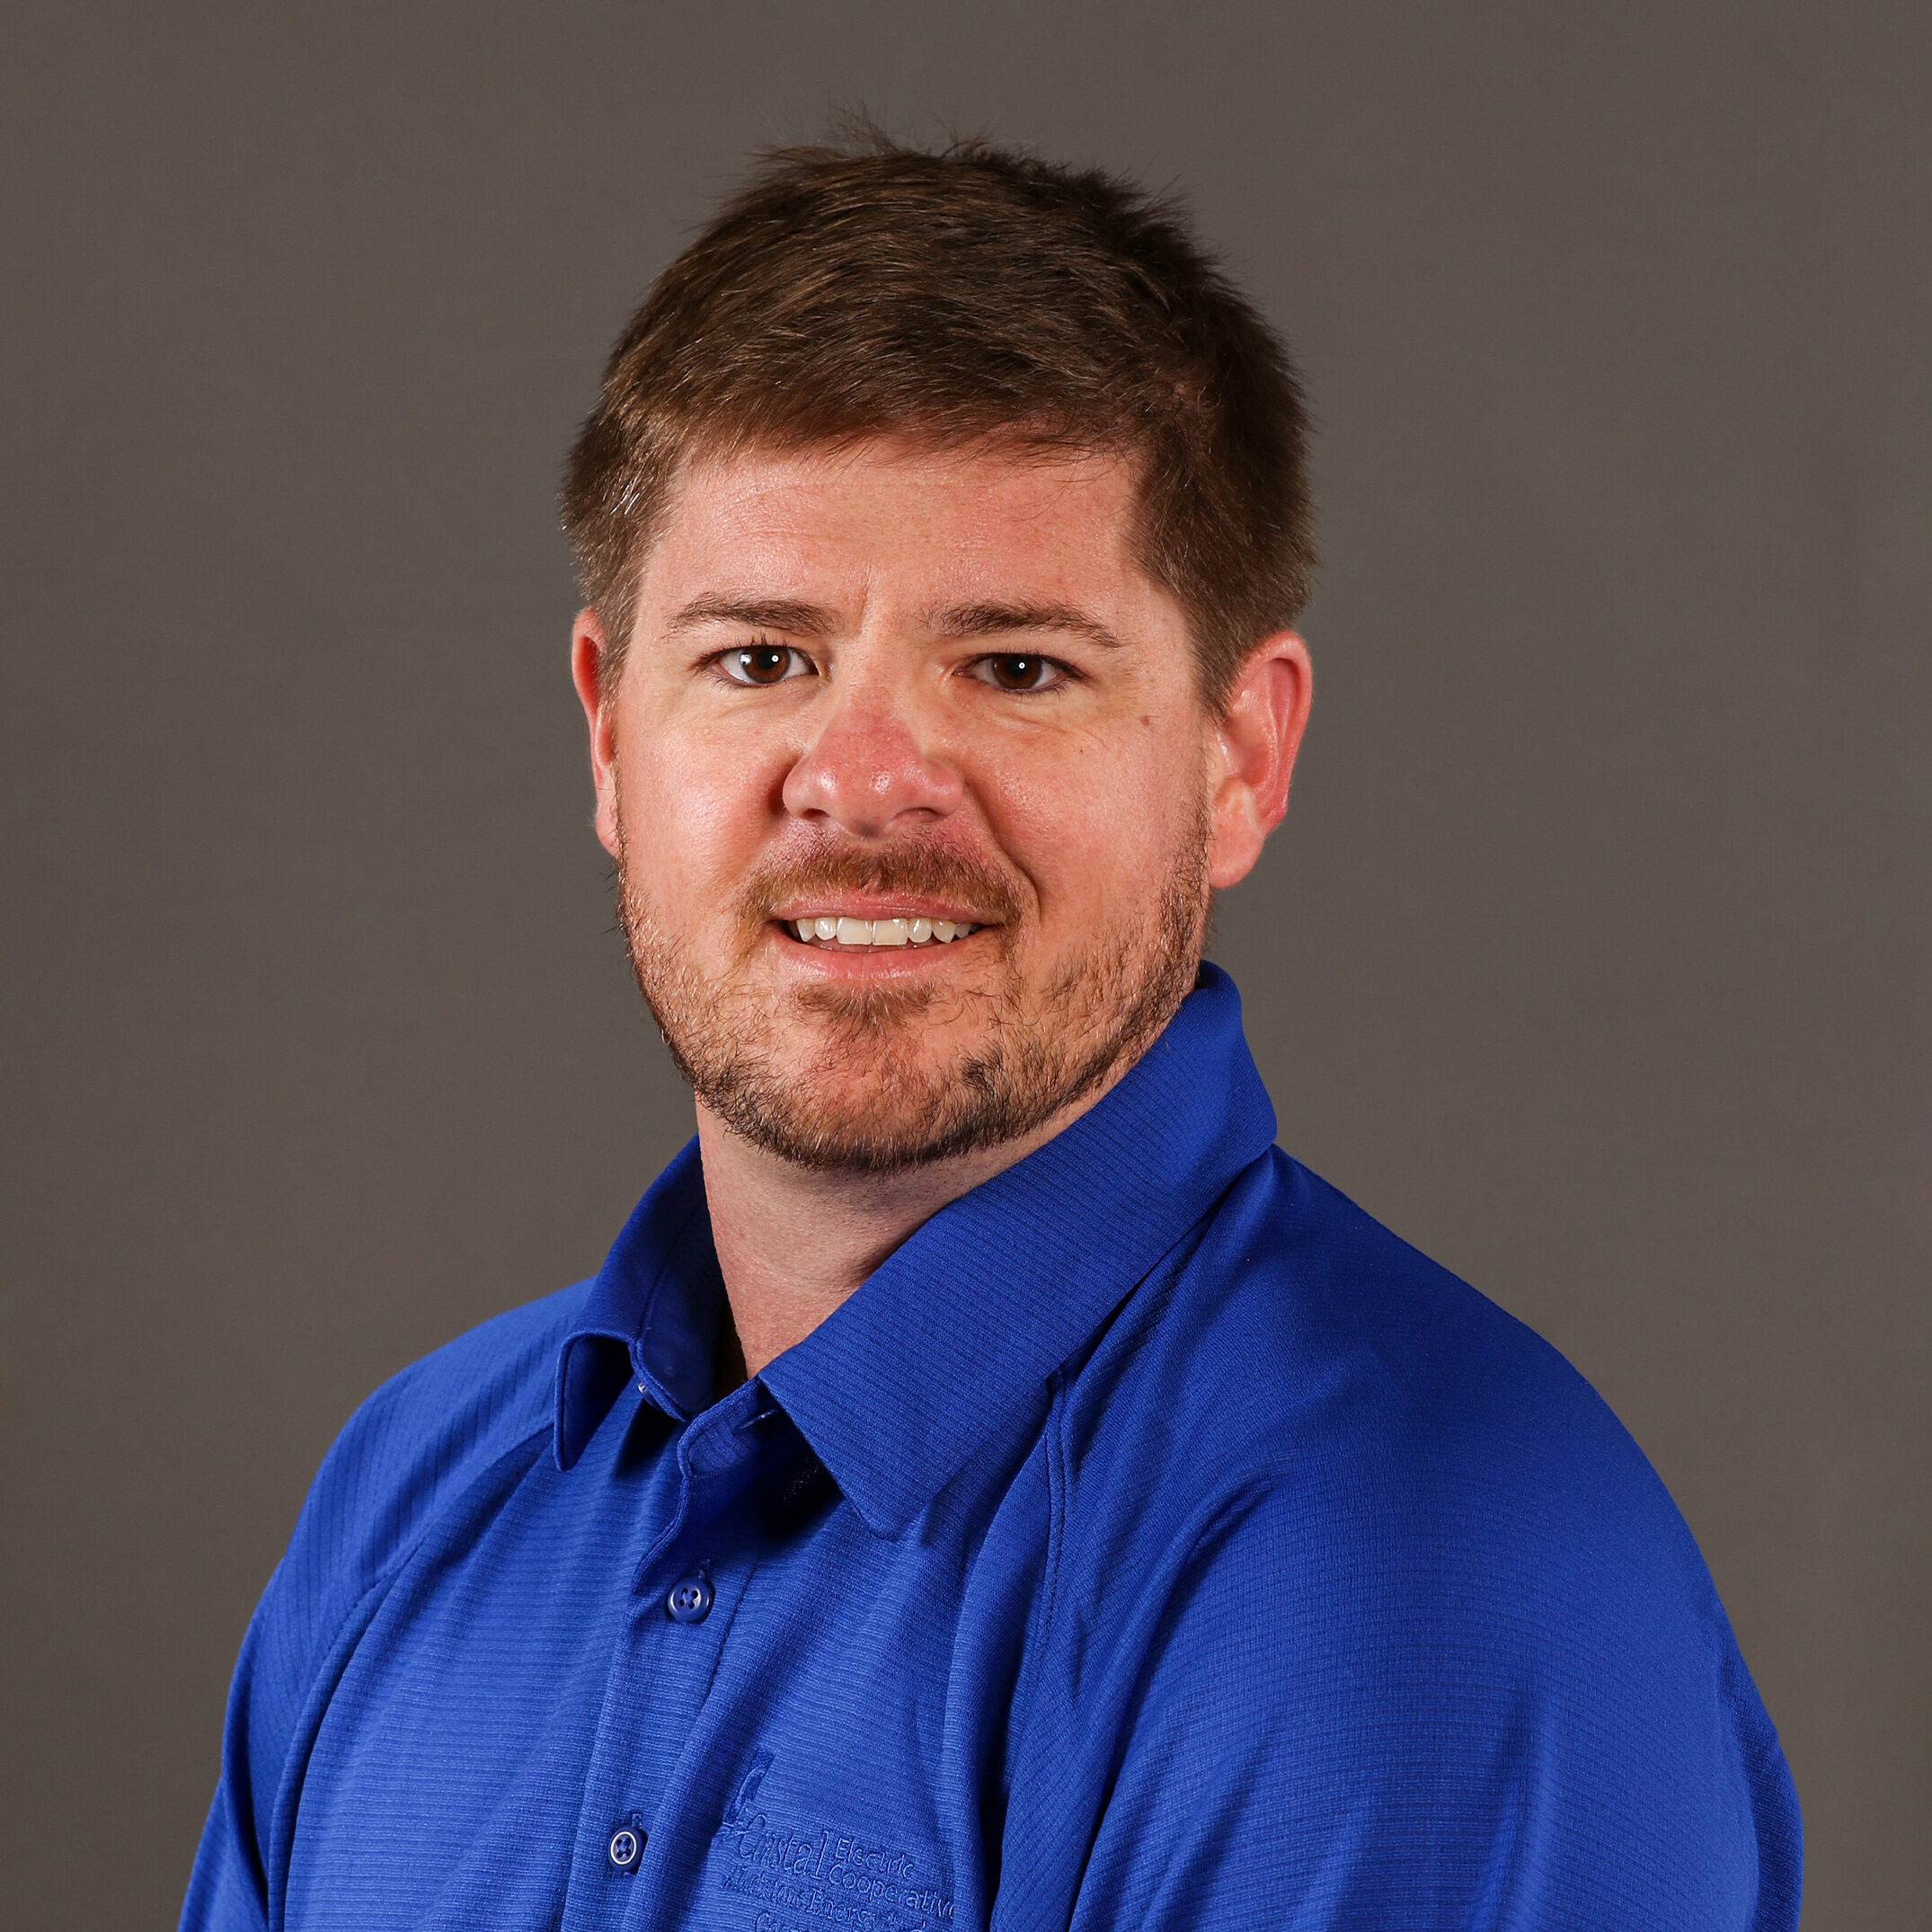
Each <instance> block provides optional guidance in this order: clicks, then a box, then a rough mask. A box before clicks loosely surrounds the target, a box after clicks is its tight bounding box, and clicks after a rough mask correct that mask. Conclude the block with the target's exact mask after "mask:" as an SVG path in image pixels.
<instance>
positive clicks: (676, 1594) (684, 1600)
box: [664, 1576, 712, 1624]
mask: <svg viewBox="0 0 1932 1932" xmlns="http://www.w3.org/2000/svg"><path fill="white" fill-rule="evenodd" d="M711 1598H712V1590H711V1579H710V1578H709V1577H707V1576H687V1577H683V1578H680V1579H679V1580H678V1582H675V1583H673V1584H672V1585H671V1593H670V1595H669V1596H668V1597H667V1598H665V1600H664V1608H665V1609H667V1610H669V1612H670V1614H671V1617H672V1618H673V1619H674V1620H675V1621H676V1622H678V1623H680V1624H701V1623H703V1622H704V1621H705V1618H706V1617H709V1616H710V1615H711Z"/></svg>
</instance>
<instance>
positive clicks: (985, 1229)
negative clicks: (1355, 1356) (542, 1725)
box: [556, 965, 1275, 1537]
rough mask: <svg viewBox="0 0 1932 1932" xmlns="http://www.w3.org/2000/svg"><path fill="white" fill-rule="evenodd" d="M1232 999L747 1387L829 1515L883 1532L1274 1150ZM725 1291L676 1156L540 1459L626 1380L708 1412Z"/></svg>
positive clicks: (563, 1378)
mask: <svg viewBox="0 0 1932 1932" xmlns="http://www.w3.org/2000/svg"><path fill="white" fill-rule="evenodd" d="M1274 1131H1275V1119H1274V1109H1273V1107H1272V1105H1271V1104H1270V1103H1269V1100H1268V1095H1267V1092H1266V1089H1265V1088H1263V1086H1262V1082H1261V1076H1260V1074H1259V1073H1257V1072H1256V1070H1255V1068H1254V1060H1253V1059H1252V1058H1251V1057H1250V1056H1249V1053H1248V1050H1247V1044H1246V1041H1245V1040H1244V1039H1243V1037H1242V1032H1241V1000H1240V996H1239V995H1238V994H1237V993H1236V990H1235V985H1234V981H1233V980H1231V979H1229V978H1228V977H1227V974H1226V973H1224V972H1222V971H1221V970H1219V968H1218V967H1215V966H1211V965H1204V966H1203V967H1202V968H1201V978H1200V979H1199V981H1198V982H1197V985H1196V987H1195V990H1194V991H1193V992H1192V994H1190V995H1189V997H1187V998H1186V999H1185V1000H1183V1002H1182V1005H1181V1008H1180V1011H1179V1012H1178V1013H1176V1014H1175V1015H1174V1019H1173V1020H1172V1021H1171V1022H1170V1023H1169V1024H1168V1025H1167V1028H1166V1030H1165V1032H1163V1033H1162V1034H1161V1036H1160V1038H1159V1039H1158V1040H1157V1041H1155V1042H1154V1044H1153V1046H1151V1047H1150V1048H1149V1049H1148V1051H1147V1052H1146V1053H1145V1054H1143V1055H1142V1056H1141V1058H1140V1059H1139V1060H1138V1061H1137V1062H1136V1063H1135V1065H1134V1066H1133V1067H1132V1068H1130V1070H1129V1072H1128V1073H1127V1075H1126V1077H1124V1078H1123V1079H1121V1082H1120V1083H1119V1085H1118V1086H1114V1087H1113V1088H1112V1090H1111V1091H1110V1092H1109V1093H1107V1094H1106V1095H1103V1098H1102V1099H1101V1100H1100V1101H1099V1102H1098V1103H1096V1104H1095V1105H1094V1106H1093V1107H1091V1108H1089V1109H1088V1110H1087V1112H1085V1113H1084V1114H1082V1115H1081V1116H1080V1117H1079V1119H1078V1120H1077V1121H1074V1122H1073V1124H1072V1125H1071V1126H1069V1127H1068V1128H1067V1129H1065V1130H1063V1131H1062V1132H1060V1133H1059V1134H1056V1135H1055V1136H1054V1137H1053V1139H1050V1140H1049V1141H1048V1142H1047V1143H1046V1144H1045V1145H1044V1146H1042V1147H1041V1148H1036V1149H1035V1150H1034V1151H1033V1152H1032V1153H1031V1154H1029V1155H1028V1156H1027V1157H1025V1159H1024V1160H1021V1161H1017V1162H1015V1164H1014V1165H1012V1166H1011V1167H1008V1168H1006V1170H1005V1171H1004V1172H1003V1173H1001V1174H996V1175H995V1176H994V1177H993V1178H992V1179H991V1180H990V1181H988V1182H986V1183H983V1184H982V1185H980V1186H979V1187H976V1188H975V1189H973V1190H972V1192H970V1193H968V1194H964V1195H962V1196H961V1197H960V1199H959V1200H957V1201H953V1202H952V1203H951V1204H950V1205H948V1206H947V1207H945V1208H943V1209H942V1210H940V1211H939V1212H938V1213H937V1214H935V1216H933V1218H932V1219H930V1220H929V1221H927V1222H926V1223H925V1225H924V1226H923V1227H920V1228H919V1229H918V1230H917V1232H916V1233H915V1234H914V1235H913V1236H911V1238H910V1239H908V1241H906V1242H905V1243H904V1244H903V1245H901V1246H900V1247H899V1248H898V1249H896V1250H895V1251H894V1252H893V1253H892V1254H891V1256H890V1257H888V1259H887V1260H886V1261H885V1262H884V1263H882V1265H881V1266H880V1267H879V1268H878V1269H877V1270H876V1271H875V1272H873V1274H872V1275H871V1277H870V1278H869V1279H868V1280H867V1281H865V1283H864V1286H863V1287H862V1288H860V1289H858V1290H857V1291H856V1292H855V1293H854V1294H853V1295H851V1296H850V1297H848V1298H846V1301H844V1302H843V1303H842V1304H841V1305H840V1306H839V1307H837V1309H836V1310H835V1311H834V1312H833V1313H832V1314H831V1315H830V1316H828V1317H827V1318H826V1319H825V1320H824V1321H823V1322H821V1323H820V1325H819V1326H818V1327H816V1328H815V1329H813V1330H812V1332H811V1334H809V1335H807V1336H806V1337H805V1338H804V1340H803V1341H802V1342H800V1343H797V1345H796V1346H794V1347H793V1348H791V1349H788V1350H786V1352H784V1354H783V1355H781V1356H779V1357H778V1358H777V1359H776V1360H775V1361H773V1362H770V1363H769V1364H767V1367H766V1369H765V1370H764V1372H763V1374H762V1375H761V1376H760V1377H759V1380H760V1381H762V1382H763V1383H764V1385H765V1387H767V1389H768V1390H769V1391H770V1392H771V1393H772V1394H773V1395H774V1396H776V1397H777V1398H778V1401H779V1402H780V1403H781V1404H782V1405H784V1409H785V1412H786V1413H787V1414H789V1415H790V1416H791V1418H792V1420H793V1422H794V1423H795V1424H796V1425H797V1426H798V1428H799V1430H800V1431H801V1432H802V1434H803V1435H804V1437H805V1439H806V1440H807V1441H809V1442H810V1443H811V1447H812V1449H813V1450H814V1451H815V1452H816V1453H817V1455H818V1456H819V1458H820V1460H821V1461H822V1462H823V1463H824V1464H825V1467H826V1468H827V1469H828V1470H829V1472H830V1473H831V1476H832V1478H833V1480H834V1481H835V1482H837V1484H838V1487H839V1490H840V1492H841V1493H843V1494H844V1496H845V1498H846V1501H847V1502H850V1503H851V1504H852V1506H853V1508H854V1509H855V1511H857V1512H858V1515H859V1517H860V1518H861V1520H863V1521H864V1523H865V1525H866V1527H867V1528H868V1529H871V1530H873V1532H874V1534H876V1535H880V1536H889V1537H896V1536H898V1535H900V1533H901V1532H902V1531H903V1530H904V1529H906V1528H907V1527H908V1525H909V1524H910V1523H911V1522H912V1521H913V1520H914V1519H915V1518H916V1517H917V1515H918V1514H919V1512H920V1511H921V1510H923V1509H924V1508H925V1507H926V1504H927V1503H928V1502H931V1501H932V1500H933V1498H934V1497H935V1496H936V1495H937V1494H938V1493H939V1492H940V1491H941V1490H942V1489H943V1488H944V1486H945V1484H947V1483H948V1482H949V1481H951V1479H952V1478H953V1476H955V1475H956V1474H957V1473H958V1472H959V1471H960V1470H961V1469H962V1467H964V1466H965V1465H966V1464H967V1462H968V1461H969V1460H970V1459H971V1458H973V1456H974V1455H975V1454H976V1453H978V1452H979V1451H980V1450H982V1449H986V1448H988V1447H989V1446H990V1445H991V1444H992V1443H993V1441H994V1440H996V1439H997V1438H998V1437H1000V1436H1002V1435H1006V1434H1009V1433H1010V1432H1011V1431H1012V1430H1013V1429H1014V1427H1015V1424H1016V1423H1018V1422H1020V1421H1021V1420H1022V1419H1023V1418H1024V1417H1026V1416H1028V1415H1031V1414H1034V1413H1036V1412H1037V1408H1038V1405H1039V1404H1040V1403H1041V1401H1042V1400H1043V1399H1044V1393H1045V1389H1046V1386H1047V1381H1048V1378H1050V1376H1051V1375H1052V1373H1053V1371H1054V1370H1055V1369H1058V1368H1059V1366H1060V1364H1061V1363H1062V1362H1064V1361H1066V1360H1068V1358H1069V1357H1070V1356H1072V1355H1073V1354H1075V1353H1076V1352H1077V1351H1078V1350H1079V1349H1080V1348H1081V1347H1082V1345H1083V1344H1084V1343H1086V1342H1087V1341H1088V1340H1089V1338H1091V1337H1092V1336H1093V1335H1094V1334H1096V1333H1097V1332H1098V1330H1099V1329H1100V1327H1101V1326H1102V1325H1103V1323H1104V1322H1105V1321H1106V1319H1107V1317H1108V1316H1110V1315H1111V1314H1112V1311H1113V1310H1114V1308H1115V1307H1118V1306H1119V1304H1120V1303H1121V1301H1122V1300H1123V1299H1124V1298H1126V1296H1127V1294H1128V1293H1129V1291H1130V1289H1132V1288H1133V1287H1134V1285H1135V1284H1136V1283H1137V1282H1138V1281H1140V1280H1141V1278H1142V1277H1143V1276H1144V1275H1146V1274H1147V1273H1148V1271H1149V1270H1150V1269H1151V1268H1152V1267H1153V1266H1154V1264H1155V1263H1157V1261H1158V1260H1159V1259H1160V1257H1161V1256H1162V1255H1163V1254H1165V1253H1166V1252H1167V1250H1168V1249H1169V1248H1171V1247H1172V1246H1173V1245H1174V1243H1175V1242H1177V1241H1178V1240H1179V1239H1180V1238H1181V1236H1183V1234H1185V1233H1186V1231H1187V1230H1188V1228H1189V1227H1192V1225H1193V1224H1194V1223H1195V1222H1196V1221H1198V1220H1199V1219H1201V1217H1202V1216H1203V1215H1205V1214H1206V1213H1207V1212H1208V1210H1210V1208H1211V1207H1212V1206H1213V1205H1214V1203H1215V1202H1216V1201H1218V1200H1219V1198H1220V1196H1221V1195H1222V1194H1223V1193H1224V1192H1226V1191H1227V1188H1228V1187H1229V1186H1230V1185H1231V1184H1232V1183H1233V1181H1234V1179H1235V1177H1236V1175H1237V1174H1239V1173H1240V1172H1241V1170H1242V1169H1243V1168H1244V1167H1245V1166H1246V1165H1248V1164H1249V1163H1250V1162H1251V1161H1253V1160H1254V1159H1255V1158H1256V1157H1258V1156H1259V1155H1261V1154H1262V1153H1263V1152H1264V1151H1265V1150H1266V1149H1267V1148H1268V1146H1269V1144H1270V1143H1271V1142H1272V1140H1273V1139H1274ZM722 1295H723V1283H722V1280H721V1278H720V1276H719V1274H718V1264H717V1257H716V1255H715V1254H714V1252H713V1248H712V1244H711V1223H710V1219H709V1216H708V1215H707V1214H706V1212H705V1196H704V1181H703V1174H702V1172H701V1170H700V1168H699V1165H698V1159H697V1151H696V1142H695V1141H694V1142H692V1143H691V1144H690V1145H689V1146H687V1148H685V1149H684V1151H683V1152H682V1153H681V1154H679V1155H678V1158H677V1159H676V1160H674V1161H673V1162H672V1163H671V1165H669V1167H668V1168H667V1169H666V1170H665V1172H664V1174H662V1175H661V1176H660V1179H659V1181H658V1182H657V1183H656V1184H655V1185H654V1186H653V1187H652V1188H651V1192H649V1193H648V1194H646V1195H645V1196H644V1198H643V1201H641V1202H640V1203H639V1204H638V1207H637V1210H636V1211H635V1212H634V1214H633V1215H632V1216H631V1219H630V1220H629V1221H628V1222H627V1223H626V1224H625V1229H624V1232H623V1234H622V1235H620V1236H618V1238H617V1242H616V1246H615V1247H613V1248H612V1250H611V1253H610V1257H609V1259H608V1260H607V1261H606V1263H604V1267H603V1269H602V1270H601V1271H600V1272H599V1273H598V1278H597V1281H596V1283H595V1285H594V1286H593V1288H592V1290H591V1294H590V1298H589V1301H588V1302H587V1304H586V1306H585V1309H584V1315H583V1318H582V1320H581V1321H580V1323H579V1325H578V1326H577V1327H576V1329H575V1330H574V1331H573V1332H572V1334H571V1336H570V1337H569V1339H568V1340H566V1342H565V1343H564V1345H563V1356H562V1359H561V1360H560V1363H559V1369H558V1377H557V1424H556V1448H557V1459H558V1461H559V1462H560V1463H561V1464H563V1466H564V1467H569V1465H570V1464H571V1463H572V1462H573V1461H574V1460H575V1459H576V1458H577V1457H578V1456H579V1455H580V1453H581V1452H582V1449H583V1446H584V1444H585V1443H587V1442H588V1441H589V1438H590V1435H591V1433H592V1432H593V1431H595V1429H596V1427H597V1424H598V1422H600V1421H601V1420H602V1418H603V1416H604V1414H605V1413H606V1412H607V1410H608V1408H609V1407H610V1405H611V1403H612V1402H613V1401H615V1400H616V1395H617V1392H618V1390H619V1389H620V1388H622V1387H623V1385H624V1380H625V1362H624V1359H623V1352H619V1351H615V1350H613V1349H611V1348H610V1347H609V1345H608V1344H609V1343H623V1344H624V1345H625V1352H628V1354H629V1357H630V1367H631V1369H634V1371H635V1372H636V1375H637V1378H638V1380H639V1382H640V1383H641V1384H642V1385H643V1387H644V1391H645V1393H646V1394H647V1395H649V1396H651V1399H652V1400H653V1401H655V1402H657V1403H658V1405H660V1407H662V1408H664V1409H666V1410H667V1411H668V1412H669V1413H670V1414H673V1415H676V1416H678V1417H679V1418H680V1419H682V1418H683V1417H685V1416H688V1415H691V1414H696V1412H697V1411H699V1410H700V1409H702V1408H704V1407H705V1405H707V1404H708V1403H709V1401H710V1399H711V1390H712V1386H713V1382H712V1377H713V1369H712V1359H713V1351H714V1348H715V1345H716V1339H717V1331H718V1318H719V1310H720V1307H721V1306H722Z"/></svg>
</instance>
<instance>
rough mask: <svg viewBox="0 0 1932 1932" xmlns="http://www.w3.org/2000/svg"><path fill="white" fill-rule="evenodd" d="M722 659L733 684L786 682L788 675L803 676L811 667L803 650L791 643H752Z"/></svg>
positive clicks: (726, 673)
mask: <svg viewBox="0 0 1932 1932" xmlns="http://www.w3.org/2000/svg"><path fill="white" fill-rule="evenodd" d="M722 667H723V670H724V674H725V676H726V677H727V678H730V679H731V682H732V683H733V684H759V685H770V684H783V683H784V681H785V679H786V678H798V677H802V676H803V675H804V674H805V673H806V672H807V671H809V670H810V669H811V664H810V662H809V661H808V660H807V659H806V658H805V656H804V653H803V652H802V651H794V650H793V649H792V647H791V646H790V645H789V644H751V645H749V646H748V647H747V648H746V649H744V650H743V651H731V652H730V653H729V654H728V655H727V656H726V657H725V658H724V659H723V660H722Z"/></svg>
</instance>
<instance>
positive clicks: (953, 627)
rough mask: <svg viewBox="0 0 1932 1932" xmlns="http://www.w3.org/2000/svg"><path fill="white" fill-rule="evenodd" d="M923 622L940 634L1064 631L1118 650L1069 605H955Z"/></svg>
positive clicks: (1116, 642) (1094, 622)
mask: <svg viewBox="0 0 1932 1932" xmlns="http://www.w3.org/2000/svg"><path fill="white" fill-rule="evenodd" d="M926 625H927V626H928V627H929V628H930V629H932V630H933V631H935V632H936V633H937V634H939V635H940V636H941V637H1003V636H1005V635H1006V634H1007V633H1008V632H1011V631H1065V632H1068V633H1070V634H1072V635H1074V636H1076V637H1084V638H1085V639H1086V641H1087V643H1090V644H1098V645H1100V646H1101V647H1102V648H1103V650H1107V651H1118V650H1119V649H1120V648H1121V640H1120V639H1119V638H1118V637H1116V636H1115V635H1114V634H1113V633H1112V631H1110V630H1109V629H1108V628H1107V626H1106V625H1103V624H1102V623H1101V622H1100V621H1099V619H1098V618H1095V617H1090V616H1087V614H1086V612H1085V611H1084V610H1077V609H1076V608H1075V607H1074V606H1072V605H1071V604H997V603H996V604H959V605H954V606H953V607H951V608H950V609H946V610H936V611H933V612H931V613H929V614H928V616H927V617H926Z"/></svg>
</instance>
